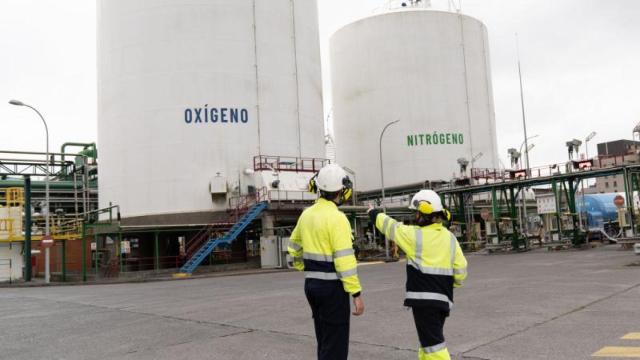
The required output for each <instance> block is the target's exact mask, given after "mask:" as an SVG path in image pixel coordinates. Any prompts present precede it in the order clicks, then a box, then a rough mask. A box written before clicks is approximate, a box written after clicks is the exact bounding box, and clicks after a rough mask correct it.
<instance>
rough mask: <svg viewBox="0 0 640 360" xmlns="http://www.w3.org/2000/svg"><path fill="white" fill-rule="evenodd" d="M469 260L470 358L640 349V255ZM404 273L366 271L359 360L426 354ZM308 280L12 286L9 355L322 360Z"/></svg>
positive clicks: (2, 331)
mask: <svg viewBox="0 0 640 360" xmlns="http://www.w3.org/2000/svg"><path fill="white" fill-rule="evenodd" d="M468 258H469V262H470V278H469V280H468V282H467V284H466V286H465V287H464V288H462V289H460V290H458V291H457V292H456V308H455V310H454V311H453V314H452V316H451V317H450V318H449V320H448V321H447V325H446V328H445V331H446V337H447V342H448V344H449V348H450V350H451V351H452V353H454V354H455V355H456V357H457V358H458V359H492V360H499V359H504V360H520V359H523V360H524V359H590V358H592V354H594V353H595V352H597V351H599V350H601V349H602V348H604V347H606V346H628V347H632V346H635V347H639V349H640V340H622V339H621V337H623V336H624V335H626V334H628V333H631V332H640V267H638V266H635V267H632V266H626V265H628V264H630V263H632V262H634V261H638V260H640V259H639V257H638V256H635V255H633V253H632V252H628V251H627V252H625V251H620V250H618V248H617V247H613V246H611V247H605V248H600V249H595V250H589V251H566V252H551V253H549V252H544V251H534V252H530V253H524V254H510V255H491V256H487V255H479V254H477V255H476V254H472V255H470V256H468ZM404 266H405V265H404V264H403V263H395V264H377V265H367V266H362V267H360V274H361V278H362V282H363V287H364V296H365V297H364V299H365V303H366V313H365V315H364V316H363V317H360V318H354V319H353V321H352V331H351V333H352V338H351V340H352V343H351V356H350V358H351V359H363V360H364V359H367V360H368V359H415V358H416V353H415V349H416V347H417V336H416V333H415V330H414V328H413V323H412V318H411V314H410V312H408V311H407V310H406V309H405V308H404V307H403V306H402V298H403V288H404V281H405V273H404V271H405V270H404ZM302 284H303V278H302V276H301V274H299V273H293V272H284V273H275V274H258V275H246V276H233V277H219V278H205V279H194V280H183V281H168V282H154V283H143V284H118V285H94V286H68V287H50V288H20V289H6V288H5V289H0V358H1V359H29V360H31V359H252V360H253V359H273V360H287V359H296V360H297V359H313V357H314V353H315V339H314V338H313V327H312V322H311V318H310V312H309V309H308V307H307V303H306V300H305V298H304V294H303V291H302ZM626 351H631V354H632V355H633V354H634V353H633V351H634V350H633V348H631V350H628V349H627V350H626ZM637 355H638V358H640V350H638V353H637ZM594 359H595V358H594ZM602 359H607V358H602ZM612 359H613V358H612Z"/></svg>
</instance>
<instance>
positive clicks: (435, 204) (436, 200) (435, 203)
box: [409, 190, 443, 213]
mask: <svg viewBox="0 0 640 360" xmlns="http://www.w3.org/2000/svg"><path fill="white" fill-rule="evenodd" d="M421 202H426V203H428V204H429V205H430V208H431V211H429V213H432V212H439V211H442V210H443V207H442V200H440V196H438V194H436V192H435V191H433V190H420V191H418V192H417V193H416V194H415V195H413V198H411V203H410V204H409V209H411V210H418V205H419V204H420V203H421Z"/></svg>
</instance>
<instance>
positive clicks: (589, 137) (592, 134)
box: [584, 131, 597, 159]
mask: <svg viewBox="0 0 640 360" xmlns="http://www.w3.org/2000/svg"><path fill="white" fill-rule="evenodd" d="M596 134H597V133H596V132H595V131H592V132H591V134H589V135H587V137H586V138H585V139H584V148H585V151H586V153H587V154H586V155H587V159H589V141H591V139H593V138H594V137H595V136H596Z"/></svg>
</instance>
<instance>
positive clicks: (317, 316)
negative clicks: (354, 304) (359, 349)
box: [304, 279, 351, 360]
mask: <svg viewBox="0 0 640 360" xmlns="http://www.w3.org/2000/svg"><path fill="white" fill-rule="evenodd" d="M304 292H305V294H306V296H307V300H308V301H309V305H310V306H311V312H312V314H313V323H314V326H315V330H316V340H317V341H318V360H347V356H348V355H349V320H350V316H351V307H350V303H349V294H348V293H346V292H345V291H344V288H343V287H342V282H341V281H340V280H318V279H306V280H305V284H304Z"/></svg>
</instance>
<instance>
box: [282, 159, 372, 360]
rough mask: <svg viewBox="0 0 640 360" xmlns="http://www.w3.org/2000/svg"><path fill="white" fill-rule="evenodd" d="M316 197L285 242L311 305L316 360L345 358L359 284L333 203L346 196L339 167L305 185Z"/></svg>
mask: <svg viewBox="0 0 640 360" xmlns="http://www.w3.org/2000/svg"><path fill="white" fill-rule="evenodd" d="M309 191H311V192H314V193H319V194H320V197H319V198H318V200H317V201H316V203H315V204H314V205H313V206H311V207H309V208H307V209H306V210H304V211H303V212H302V215H300V218H299V219H298V223H297V225H296V227H295V229H294V230H293V232H292V234H291V238H290V239H289V247H288V252H289V254H290V255H291V256H292V257H293V266H294V267H295V268H296V269H298V270H300V271H304V274H305V283H304V291H305V294H306V296H307V300H308V301H309V305H310V306H311V312H312V314H313V321H314V326H315V332H316V340H317V342H318V349H317V353H318V359H319V360H346V359H347V356H348V353H349V320H350V315H351V314H350V312H351V307H350V299H349V298H353V303H354V307H355V309H354V312H353V314H354V315H362V313H363V312H364V302H363V301H362V295H361V290H362V289H361V287H360V280H359V279H358V272H357V262H356V257H355V255H354V250H353V241H352V234H351V224H350V223H349V220H348V219H347V217H346V215H345V214H344V213H343V212H341V211H340V210H338V205H340V204H342V203H344V202H346V201H347V200H349V198H350V197H351V193H352V184H351V180H350V179H349V176H347V174H346V172H345V171H344V169H343V168H342V167H340V166H338V165H336V164H330V165H327V166H325V167H323V168H322V169H320V171H319V172H318V174H316V175H315V176H314V177H313V178H312V179H311V181H310V182H309Z"/></svg>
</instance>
